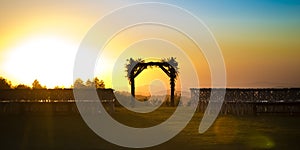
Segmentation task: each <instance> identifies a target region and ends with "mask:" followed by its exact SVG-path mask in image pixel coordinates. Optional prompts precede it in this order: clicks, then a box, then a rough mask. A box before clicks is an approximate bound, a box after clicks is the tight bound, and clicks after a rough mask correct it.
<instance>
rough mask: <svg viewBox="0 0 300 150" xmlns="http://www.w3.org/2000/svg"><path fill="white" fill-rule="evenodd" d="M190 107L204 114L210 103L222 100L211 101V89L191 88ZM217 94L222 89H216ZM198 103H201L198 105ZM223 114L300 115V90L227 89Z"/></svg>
mask: <svg viewBox="0 0 300 150" xmlns="http://www.w3.org/2000/svg"><path fill="white" fill-rule="evenodd" d="M190 90H191V101H190V105H193V106H196V107H198V111H200V112H204V111H205V110H206V107H207V105H208V103H209V102H211V103H214V102H215V101H218V100H220V98H221V97H220V98H217V99H212V100H210V94H211V89H207V88H206V89H199V88H191V89H190ZM214 90H215V92H218V90H222V89H214ZM197 101H199V103H198V104H197ZM220 113H221V114H235V115H243V114H261V113H282V114H283V113H287V114H290V115H294V114H300V89H299V88H281V89H272V88H270V89H226V94H225V99H224V103H223V106H222V110H221V112H220Z"/></svg>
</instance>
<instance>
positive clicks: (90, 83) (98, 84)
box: [0, 77, 105, 89]
mask: <svg viewBox="0 0 300 150" xmlns="http://www.w3.org/2000/svg"><path fill="white" fill-rule="evenodd" d="M92 87H95V88H97V89H104V88H105V83H104V81H103V80H100V79H99V78H97V77H95V78H94V79H92V80H90V79H88V80H87V81H85V82H84V81H83V80H82V79H80V78H78V79H76V80H75V82H74V84H73V85H72V86H71V88H92ZM0 89H47V87H46V86H45V85H42V84H41V83H40V82H39V81H38V80H37V79H35V80H34V81H33V82H32V84H31V86H28V85H26V84H18V85H12V83H11V81H9V80H7V79H5V78H3V77H0ZM54 89H64V87H60V86H55V87H54Z"/></svg>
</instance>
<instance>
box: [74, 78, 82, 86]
mask: <svg viewBox="0 0 300 150" xmlns="http://www.w3.org/2000/svg"><path fill="white" fill-rule="evenodd" d="M74 88H85V85H84V82H83V80H82V79H80V78H78V79H76V80H75V82H74Z"/></svg>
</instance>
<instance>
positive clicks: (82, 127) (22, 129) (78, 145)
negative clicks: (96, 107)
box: [0, 107, 300, 149]
mask: <svg viewBox="0 0 300 150" xmlns="http://www.w3.org/2000/svg"><path fill="white" fill-rule="evenodd" d="M173 109H174V108H168V107H163V108H160V109H159V110H157V111H155V112H152V113H149V114H137V113H133V112H129V111H126V110H125V109H124V108H117V109H116V112H115V113H114V114H113V117H114V118H115V119H116V120H118V121H119V122H121V123H123V124H126V125H130V126H134V127H149V126H153V125H156V124H159V123H160V122H162V121H163V120H165V119H167V118H168V117H169V116H170V114H172V112H173V111H174V110H173ZM201 118H202V114H199V113H198V114H196V115H194V117H193V119H192V120H191V122H190V123H189V124H188V125H187V127H186V128H185V129H184V130H183V131H182V132H180V133H179V134H178V135H177V136H176V137H174V138H173V139H171V140H170V141H168V142H166V143H163V144H161V145H158V146H155V147H151V148H148V149H299V148H300V144H299V138H300V130H299V129H300V120H299V119H300V117H299V116H285V115H263V116H229V115H226V116H219V118H218V119H217V120H216V122H215V123H214V125H213V126H212V127H211V128H210V129H209V130H208V131H207V132H205V133H204V134H199V133H198V127H199V122H200V119H201ZM0 128H1V136H0V142H1V145H0V149H126V148H123V147H119V146H116V145H113V144H110V143H109V142H106V141H105V140H103V139H102V138H100V137H98V136H97V135H96V134H95V133H93V131H91V130H90V129H89V128H88V127H87V125H86V124H85V123H84V121H83V120H82V118H81V117H80V116H79V115H51V114H43V115H40V114H32V115H2V116H0Z"/></svg>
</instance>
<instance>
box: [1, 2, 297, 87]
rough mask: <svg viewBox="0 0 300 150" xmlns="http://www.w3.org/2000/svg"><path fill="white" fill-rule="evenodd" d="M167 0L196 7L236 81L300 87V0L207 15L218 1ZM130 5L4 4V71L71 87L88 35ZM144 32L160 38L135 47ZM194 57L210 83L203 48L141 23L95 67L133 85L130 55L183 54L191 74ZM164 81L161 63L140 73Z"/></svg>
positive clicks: (204, 82) (145, 79) (20, 79)
mask: <svg viewBox="0 0 300 150" xmlns="http://www.w3.org/2000/svg"><path fill="white" fill-rule="evenodd" d="M167 2H169V3H171V4H175V5H176V4H177V5H179V6H182V7H183V8H185V9H188V10H190V11H191V12H192V13H194V14H195V15H196V16H198V17H199V18H200V19H202V20H203V21H204V23H206V25H207V26H208V27H209V28H210V30H211V31H212V33H213V34H214V36H215V38H216V40H217V42H218V44H219V46H220V48H221V50H222V53H223V57H224V60H225V65H226V70H227V85H228V87H241V88H249V87H300V78H299V76H300V69H299V68H300V67H299V66H300V59H299V56H300V42H299V41H300V29H299V26H300V19H299V18H300V11H299V10H300V9H298V8H299V4H295V5H292V4H290V5H287V4H284V5H283V4H281V3H280V4H277V3H274V4H270V5H272V6H273V7H274V8H276V7H278V8H279V7H280V8H281V7H282V10H277V9H276V11H275V9H274V8H273V7H271V6H270V8H269V7H267V8H266V9H267V10H264V12H255V7H257V6H256V5H254V4H253V8H251V6H252V5H250V6H244V5H242V4H239V6H236V7H241V8H243V7H244V8H245V11H246V12H244V13H243V12H241V13H240V14H236V13H239V12H238V11H237V10H232V11H233V12H230V10H231V9H230V7H232V6H229V5H228V6H227V5H224V6H223V7H224V8H223V7H222V8H220V9H218V10H216V11H212V10H208V11H207V13H205V10H206V9H202V8H204V7H205V6H207V7H211V5H212V4H210V3H204V2H203V3H201V2H195V1H191V2H185V3H183V2H181V1H167ZM129 3H130V2H129V1H116V3H115V4H114V5H112V4H108V3H106V2H105V1H99V2H92V1H81V0H78V1H74V2H73V1H72V2H71V1H69V2H68V1H66V2H52V1H33V0H32V1H31V0H29V1H26V2H23V1H4V2H0V22H1V23H0V35H1V36H0V76H2V77H4V78H7V79H9V80H11V81H12V83H13V84H14V85H16V84H19V83H24V84H27V85H31V83H32V82H33V81H34V79H38V80H39V81H40V82H41V84H43V85H46V86H47V87H49V88H53V87H54V86H56V85H58V86H64V87H70V85H72V81H73V74H72V73H73V64H74V59H75V55H76V52H77V48H78V46H79V45H80V42H81V40H82V39H83V38H84V36H85V34H86V33H87V32H88V30H89V29H90V28H91V27H92V26H93V25H94V24H95V23H96V22H97V21H98V20H99V19H100V18H101V17H103V16H104V15H105V14H106V13H108V12H109V11H110V10H112V9H115V8H118V7H120V6H124V5H126V4H129ZM249 3H250V2H249ZM258 3H259V2H258ZM251 4H252V3H251ZM236 5H238V4H236ZM268 6H269V5H268ZM219 7H221V5H220V6H219ZM227 7H228V8H227ZM268 8H269V9H268ZM271 8H272V9H271ZM248 9H249V10H248ZM247 10H248V12H247ZM251 10H252V11H251ZM297 10H298V11H297ZM235 11H236V13H234V12H235ZM281 11H282V12H281ZM286 16H289V18H287V17H286ZM293 17H294V18H293ZM153 37H155V38H158V39H165V40H167V41H169V42H173V43H176V46H177V48H180V49H182V50H184V51H185V52H186V55H183V54H182V53H181V52H180V51H179V50H178V49H177V48H176V46H174V45H172V44H170V43H168V42H167V41H165V42H164V41H159V40H157V39H153ZM99 38H101V37H100V36H99ZM141 38H152V39H150V40H144V41H140V42H138V43H135V44H133V45H130V44H131V43H132V42H134V41H138V40H140V39H141ZM154 43H155V44H154ZM187 56H189V57H191V58H190V59H189V60H193V61H192V63H193V64H194V65H195V66H194V67H195V68H196V72H197V73H198V78H199V81H200V85H201V86H202V87H209V86H210V71H209V66H208V64H207V62H206V60H205V57H204V56H203V55H202V54H201V53H200V52H197V47H196V46H195V45H193V43H192V42H191V41H190V40H189V39H187V38H186V37H185V36H184V35H181V34H180V33H178V32H176V31H174V30H171V29H168V28H164V27H160V26H151V25H144V26H138V27H136V28H131V29H128V30H125V31H123V32H121V33H119V34H118V35H117V36H116V37H115V38H114V39H112V41H111V42H110V43H109V44H108V45H107V47H106V48H105V51H104V53H103V55H101V57H99V63H98V65H97V68H95V72H96V76H97V77H99V78H100V79H103V80H104V81H105V83H106V87H112V88H115V89H119V90H126V87H127V88H128V85H129V84H128V81H127V79H126V78H125V75H126V73H125V63H126V59H128V58H130V57H133V58H147V57H151V58H167V57H177V60H178V62H179V68H180V70H179V71H180V72H181V73H184V72H188V71H189V69H192V66H191V64H190V62H188V61H187V60H188V58H187ZM157 72H158V73H157ZM112 78H114V79H112ZM156 79H158V80H161V81H162V82H163V84H165V85H166V86H168V87H169V83H168V80H169V79H168V78H167V77H166V75H165V76H164V73H162V71H159V69H152V70H150V69H148V70H146V71H145V72H143V73H142V74H141V75H140V76H139V77H137V79H136V83H137V86H143V85H148V84H150V83H151V82H152V81H154V80H156ZM113 80H115V81H113ZM178 83H179V84H177V89H180V85H181V84H180V81H178ZM156 84H157V83H156ZM158 85H161V84H160V83H159V84H158ZM190 86H191V87H193V86H194V85H190ZM127 90H128V89H127Z"/></svg>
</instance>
